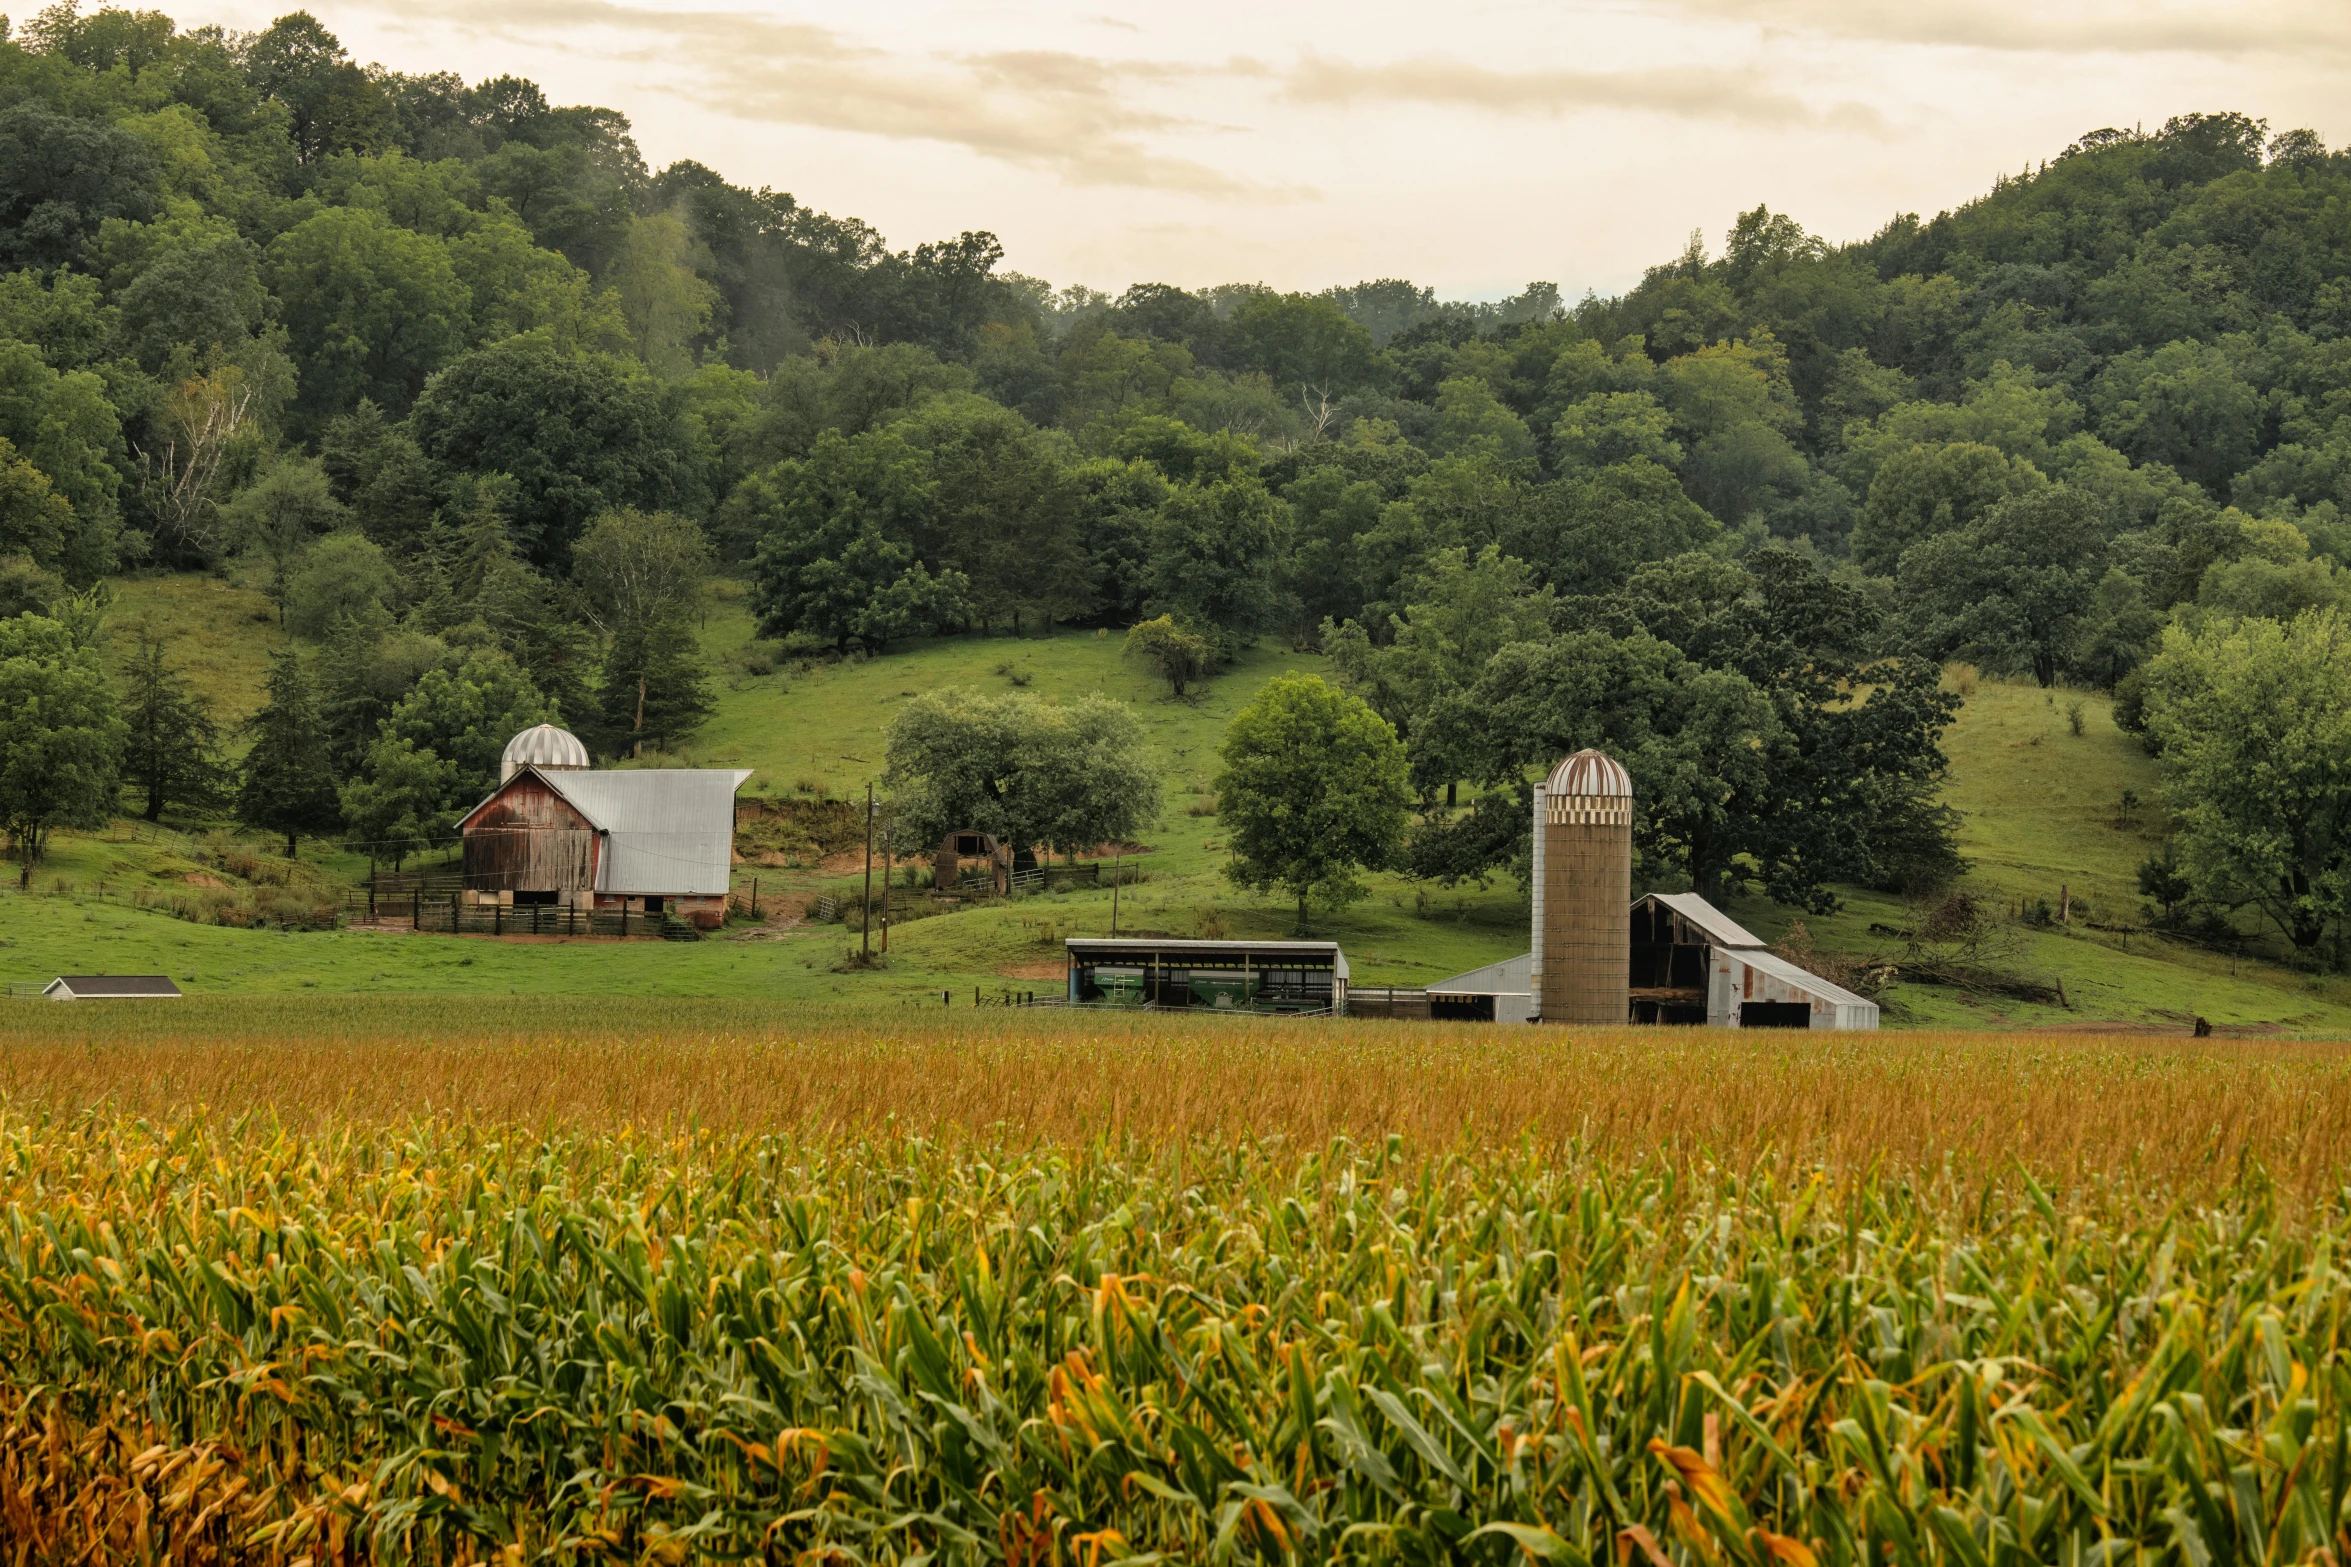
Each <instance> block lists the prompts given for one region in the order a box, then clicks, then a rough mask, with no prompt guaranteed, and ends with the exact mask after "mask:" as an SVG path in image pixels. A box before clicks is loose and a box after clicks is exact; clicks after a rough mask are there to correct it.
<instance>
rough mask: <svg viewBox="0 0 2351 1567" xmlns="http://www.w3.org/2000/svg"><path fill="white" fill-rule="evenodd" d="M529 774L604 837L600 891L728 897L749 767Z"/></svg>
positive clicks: (530, 768)
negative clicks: (739, 795)
mask: <svg viewBox="0 0 2351 1567" xmlns="http://www.w3.org/2000/svg"><path fill="white" fill-rule="evenodd" d="M525 774H528V775H529V776H531V777H535V778H537V779H538V780H539V781H540V782H541V783H543V784H545V785H546V786H547V787H548V788H549V789H551V790H553V791H554V792H555V794H556V795H558V796H559V797H560V798H561V799H562V800H563V801H564V803H565V804H567V805H569V806H570V807H571V808H572V809H573V810H575V811H577V812H579V814H580V816H581V817H582V818H583V819H584V820H585V821H586V822H587V824H588V825H589V827H591V828H593V829H594V830H595V832H596V834H597V836H598V838H599V839H600V840H601V852H600V853H598V854H597V856H596V884H595V887H594V890H595V891H597V892H602V893H615V894H639V893H648V894H661V895H663V896H671V895H675V896H680V897H693V896H707V897H718V896H723V895H724V894H725V893H726V891H727V886H728V881H729V876H730V872H731V869H732V866H733V862H734V847H735V791H736V790H738V789H740V788H742V787H743V782H744V780H745V779H747V778H749V777H750V776H751V774H750V773H749V772H748V771H745V770H740V769H736V768H730V767H641V768H624V769H620V770H617V771H612V772H599V771H592V770H574V769H571V768H566V767H549V768H546V769H541V768H540V767H538V766H537V765H535V764H525V765H524V766H523V767H522V768H521V769H519V770H518V771H517V772H516V774H515V778H520V777H522V776H524V775H525ZM513 783H514V778H509V779H508V780H507V781H506V782H505V783H502V784H500V785H499V786H498V787H497V789H495V790H493V791H491V793H490V795H489V797H488V798H487V799H485V800H483V801H482V802H481V804H479V805H477V806H475V807H474V808H473V809H472V810H471V811H468V812H467V813H466V814H465V819H464V820H463V821H460V822H459V823H458V824H457V830H458V831H459V832H461V833H462V832H465V831H466V830H467V829H468V828H470V827H471V826H472V825H473V823H474V820H475V818H476V817H478V816H480V815H481V813H482V812H483V811H484V810H485V809H487V808H488V807H489V806H490V805H491V804H492V803H493V802H495V801H496V800H497V799H498V797H499V795H501V794H503V793H505V792H506V790H507V789H508V788H510V787H511V786H512V785H513Z"/></svg>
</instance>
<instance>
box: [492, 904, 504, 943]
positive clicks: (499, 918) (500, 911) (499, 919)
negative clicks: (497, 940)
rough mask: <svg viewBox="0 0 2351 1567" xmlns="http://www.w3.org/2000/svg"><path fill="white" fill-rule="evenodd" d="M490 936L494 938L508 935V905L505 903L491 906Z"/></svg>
mask: <svg viewBox="0 0 2351 1567" xmlns="http://www.w3.org/2000/svg"><path fill="white" fill-rule="evenodd" d="M490 934H491V935H493V936H503V935H505V934H506V905H505V904H503V903H493V904H491V905H490Z"/></svg>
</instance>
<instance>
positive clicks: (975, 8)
mask: <svg viewBox="0 0 2351 1567" xmlns="http://www.w3.org/2000/svg"><path fill="white" fill-rule="evenodd" d="M312 9H313V11H314V14H316V15H318V16H319V17H320V18H321V19H322V20H323V21H324V22H325V23H326V24H327V25H328V26H329V27H331V28H333V29H334V30H335V31H336V32H337V33H338V34H339V35H340V36H341V38H342V39H343V41H344V43H345V44H346V45H347V46H348V47H349V48H350V49H351V51H352V53H353V54H355V55H356V56H358V57H359V58H360V59H362V60H380V61H382V62H383V63H384V64H386V65H388V66H392V67H394V68H396V69H400V70H406V71H432V70H454V71H458V72H460V73H462V74H463V75H464V76H466V77H467V78H468V79H469V80H478V79H480V78H482V77H485V76H493V75H497V74H500V73H504V72H512V73H514V74H517V75H524V76H529V77H531V78H533V79H535V80H537V81H538V82H539V83H540V84H541V85H542V86H543V87H544V88H545V89H546V90H547V93H548V95H549V97H551V98H553V99H554V100H555V101H557V102H561V103H596V104H601V105H604V106H606V107H609V108H614V109H618V110H620V111H622V112H623V113H625V114H627V115H628V116H629V118H630V119H631V120H632V121H633V122H634V123H635V127H636V134H637V140H638V143H639V145H640V146H642V147H643V149H644V152H645V156H646V158H647V160H648V161H650V162H651V163H652V164H653V165H654V166H655V167H657V168H658V167H659V166H661V165H662V164H664V163H667V162H669V161H671V160H673V159H676V158H685V157H691V158H695V159H698V160H699V161H701V162H703V163H706V164H709V165H710V166H711V167H713V168H715V169H717V170H718V171H719V172H720V173H721V174H723V175H725V176H726V177H727V178H728V179H730V180H733V181H735V182H736V183H738V184H742V185H748V186H753V187H757V186H761V185H770V186H773V187H775V188H777V189H779V190H787V191H790V192H791V193H792V194H793V195H795V196H797V197H798V198H799V199H800V200H801V201H802V202H804V203H807V204H809V205H812V206H816V207H820V208H822V209H824V210H826V211H829V212H834V213H839V214H844V215H854V216H856V217H861V218H864V219H865V220H866V221H868V222H870V223H872V224H874V225H876V226H877V227H878V228H880V229H881V230H882V232H883V233H884V234H886V235H887V236H888V237H889V240H890V242H891V244H892V245H893V246H900V247H903V246H908V245H913V244H915V243H917V242H919V241H921V240H925V239H933V238H938V237H941V236H947V235H952V234H954V233H956V232H958V231H960V230H963V229H975V228H985V229H991V230H993V231H994V232H995V233H996V234H997V235H998V236H999V237H1000V238H1001V239H1002V240H1003V242H1004V248H1005V253H1006V264H1007V265H1008V266H1010V267H1012V268H1014V269H1017V270H1019V271H1022V272H1027V273H1031V274H1034V275H1037V276H1040V277H1044V278H1047V279H1050V280H1051V281H1052V282H1054V283H1056V284H1068V283H1086V284H1091V285H1093V286H1095V287H1098V288H1105V289H1111V290H1116V289H1118V288H1122V287H1124V286H1125V285H1126V284H1128V283H1131V282H1136V281H1162V282H1170V283H1178V284H1184V285H1187V286H1200V285H1205V284H1210V283H1219V282H1229V281H1260V280H1262V281H1264V282H1267V283H1271V284H1273V285H1275V286H1277V287H1281V288H1300V289H1315V288H1321V287H1324V286H1326V285H1329V284H1332V283H1348V282H1354V281H1356V280H1357V279H1360V278H1373V277H1398V276H1401V277H1409V278H1412V279H1413V280H1415V281H1417V282H1421V283H1428V284H1434V285H1435V286H1436V287H1437V289H1438V291H1439V292H1440V293H1442V294H1445V295H1448V296H1469V297H1484V298H1491V297H1497V296H1499V295H1501V294H1505V293H1509V292H1514V291H1515V290H1516V289H1518V288H1519V287H1520V286H1521V285H1523V284H1524V283H1526V282H1527V281H1529V280H1530V279H1543V280H1546V281H1555V282H1557V283H1558V284H1560V286H1561V287H1562V288H1563V289H1565V290H1566V291H1567V292H1568V294H1569V295H1570V296H1571V297H1573V296H1575V295H1578V294H1581V293H1582V292H1583V290H1584V289H1586V288H1596V289H1599V290H1600V291H1602V292H1603V293H1606V292H1612V291H1614V290H1617V289H1621V288H1623V287H1624V286H1625V285H1627V284H1628V283H1630V282H1632V281H1634V280H1635V279H1637V278H1638V277H1639V275H1640V271H1641V268H1642V267H1643V266H1645V265H1647V264H1649V263H1651V262H1655V261H1658V260H1661V259H1664V258H1666V257H1668V256H1670V255H1672V254H1673V253H1675V252H1676V251H1678V250H1679V249H1680V248H1681V245H1682V242H1683V240H1684V238H1685V236H1687V235H1688V233H1689V232H1690V230H1691V229H1693V228H1697V229H1702V230H1703V231H1704V232H1705V234H1706V236H1707V238H1708V241H1709V244H1710V245H1712V246H1715V247H1719V246H1720V244H1721V237H1722V233H1723V231H1724V229H1726V228H1727V227H1728V226H1729V224H1730V222H1731V219H1732V218H1733V216H1734V215H1735V214H1736V213H1738V212H1739V211H1741V210H1742V209H1745V208H1748V207H1752V206H1754V205H1755V204H1756V203H1757V202H1763V203H1767V204H1768V205H1770V206H1771V207H1772V208H1773V209H1774V210H1777V211H1785V212H1788V213H1791V214H1793V215H1794V216H1795V217H1796V218H1797V219H1798V220H1799V221H1801V222H1802V223H1803V224H1804V225H1805V226H1806V227H1807V228H1808V229H1810V230H1812V231H1813V232H1815V233H1818V234H1822V235H1825V236H1826V237H1828V238H1830V239H1832V240H1845V239H1852V238H1857V237H1861V236H1864V235H1867V234H1868V233H1870V232H1872V231H1873V230H1875V229H1876V228H1878V227H1879V226H1880V225H1881V224H1882V223H1883V222H1884V221H1885V219H1886V218H1887V217H1888V216H1890V215H1892V214H1893V213H1895V212H1898V211H1905V210H1915V211H1920V212H1924V213H1928V214H1932V213H1933V212H1935V211H1936V210H1938V209H1940V208H1943V207H1946V206H1950V205H1952V204H1954V203H1956V202H1960V201H1963V200H1965V199H1967V198H1968V197H1970V196H1972V195H1975V194H1977V193H1979V192H1981V191H1983V190H1984V189H1986V188H1987V187H1988V186H1989V185H1990V184H1991V182H1992V180H1993V179H1994V177H1995V176H1997V175H1998V174H2000V173H2001V172H2002V171H2003V170H2007V171H2014V170H2017V169H2021V168H2024V167H2026V166H2027V165H2028V164H2030V163H2032V162H2034V161H2036V160H2038V159H2042V158H2046V157H2050V156H2054V155H2055V154H2056V153H2057V152H2058V151H2060V150H2061V149H2062V148H2063V147H2064V146H2065V144H2066V143H2067V142H2069V141H2071V140H2072V139H2073V138H2074V137H2076V136H2077V135H2079V134H2080V133H2082V132H2083V131H2086V130H2090V129H2093V128H2095V127H2099V126H2106V125H2122V126H2128V125H2132V124H2135V123H2140V122H2144V123H2145V124H2147V125H2148V126H2149V127H2150V128H2152V127H2153V126H2155V125H2156V124H2158V123H2160V122H2161V121H2162V120H2163V119H2164V118H2166V117H2167V116H2170V115H2173V114H2179V113H2184V112H2189V111H2195V110H2205V111H2212V110H2222V109H2236V110H2241V111H2242V112H2244V113H2247V114H2252V115H2256V116H2260V117H2264V118H2266V119H2268V121H2269V122H2270V125H2271V127H2272V128H2273V129H2277V130H2282V129H2287V128H2290V127H2294V126H2304V125H2307V126H2310V127H2312V128H2314V129H2316V130H2317V131H2318V132H2319V133H2320V134H2321V135H2322V136H2324V137H2325V138H2326V140H2327V143H2328V145H2330V146H2338V145H2341V144H2342V143H2343V142H2344V141H2345V140H2346V139H2351V0H2197V3H2182V0H1614V3H1609V0H1546V3H1534V0H1449V3H1442V4H1440V3H1435V0H1419V3H1400V0H1291V3H1288V4H1281V3H1275V4H1266V3H1262V0H1260V3H1245V0H1187V3H1183V4H1168V3H1161V4H1156V5H1142V4H1134V3H1129V0H1074V3H1067V4H1062V3H1047V4H1029V5H1002V4H990V3H985V0H862V3H860V4H857V5H854V6H852V5H844V4H833V5H819V4H814V3H808V0H699V3H688V0H323V3H314V4H313V7H312ZM270 14H271V8H270V7H268V6H267V5H266V4H251V3H249V0H231V3H230V5H228V6H225V7H218V8H214V9H210V10H207V11H205V12H203V13H202V14H199V13H197V12H196V11H195V10H193V9H190V10H187V11H183V12H182V13H181V19H182V21H183V22H194V21H199V20H219V21H224V22H229V23H232V24H234V25H242V26H254V25H258V24H260V23H262V22H265V21H266V20H267V19H268V17H269V16H270Z"/></svg>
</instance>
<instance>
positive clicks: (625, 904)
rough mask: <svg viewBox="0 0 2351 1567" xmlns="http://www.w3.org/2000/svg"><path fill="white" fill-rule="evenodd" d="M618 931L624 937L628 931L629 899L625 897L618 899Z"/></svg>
mask: <svg viewBox="0 0 2351 1567" xmlns="http://www.w3.org/2000/svg"><path fill="white" fill-rule="evenodd" d="M620 933H621V935H623V936H624V937H625V936H626V935H628V933H629V900H628V899H626V898H623V899H621V900H620Z"/></svg>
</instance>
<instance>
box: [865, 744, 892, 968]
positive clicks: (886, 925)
mask: <svg viewBox="0 0 2351 1567" xmlns="http://www.w3.org/2000/svg"><path fill="white" fill-rule="evenodd" d="M866 787H867V788H868V789H871V788H872V787H873V785H871V784H867V785H866ZM868 814H869V817H870V808H869V812H868ZM891 849H892V844H891V841H890V835H889V833H888V832H887V831H885V832H883V834H882V950H883V951H884V952H888V951H889V950H890V873H891V872H892V871H894V870H895V869H896V868H897V865H896V861H895V857H894V856H893V855H892V853H891Z"/></svg>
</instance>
